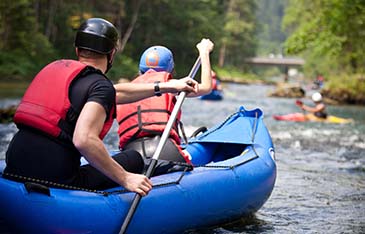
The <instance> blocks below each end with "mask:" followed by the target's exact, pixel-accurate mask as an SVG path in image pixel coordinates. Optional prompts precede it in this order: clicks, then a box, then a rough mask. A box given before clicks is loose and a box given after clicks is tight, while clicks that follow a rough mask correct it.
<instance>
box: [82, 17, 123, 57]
mask: <svg viewBox="0 0 365 234" xmlns="http://www.w3.org/2000/svg"><path fill="white" fill-rule="evenodd" d="M117 45H118V32H117V29H116V28H115V27H114V25H113V24H112V23H110V22H109V21H106V20H104V19H101V18H91V19H88V20H86V21H85V22H84V23H82V24H81V25H80V27H79V29H78V31H77V33H76V38H75V47H78V48H83V49H87V50H91V51H95V52H97V53H101V54H110V53H111V52H112V51H113V50H114V49H116V48H117Z"/></svg>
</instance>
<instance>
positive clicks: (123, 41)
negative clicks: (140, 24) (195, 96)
mask: <svg viewBox="0 0 365 234" xmlns="http://www.w3.org/2000/svg"><path fill="white" fill-rule="evenodd" d="M142 1H143V0H138V1H134V2H135V4H136V5H135V8H134V12H133V16H132V20H131V23H130V25H129V26H128V29H127V31H126V32H125V33H124V35H123V36H122V39H121V42H120V52H121V53H122V52H123V50H124V47H125V45H126V44H127V42H128V39H129V37H130V36H131V34H132V31H133V29H134V25H135V24H136V22H137V19H138V14H139V9H140V8H141V5H142ZM120 27H121V25H120ZM120 31H121V30H120Z"/></svg>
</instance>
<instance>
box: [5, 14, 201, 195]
mask: <svg viewBox="0 0 365 234" xmlns="http://www.w3.org/2000/svg"><path fill="white" fill-rule="evenodd" d="M75 47H76V55H77V57H78V61H77V60H57V61H55V62H52V63H50V64H48V65H47V66H46V67H44V68H43V69H42V70H41V71H40V72H39V73H38V74H37V76H36V77H35V78H34V79H33V81H32V83H31V84H30V86H29V87H28V89H27V91H26V92H25V94H24V96H23V98H22V100H21V102H20V104H19V106H18V108H17V110H16V113H15V116H14V122H15V123H16V125H17V127H18V129H19V131H18V132H17V133H16V134H15V136H14V137H13V139H12V141H11V143H10V144H9V147H8V150H7V152H6V163H7V165H6V168H5V169H4V173H3V176H4V177H6V178H9V179H13V180H20V181H27V180H32V181H38V182H39V183H42V180H43V181H47V182H54V183H57V184H58V185H56V186H59V184H62V185H72V186H76V187H81V188H86V189H97V190H99V189H106V188H110V187H115V186H118V185H122V186H123V187H125V188H126V189H128V190H130V191H133V192H136V193H139V194H140V195H141V196H145V195H146V194H148V192H149V191H150V190H151V188H152V183H151V181H150V180H149V179H148V178H147V177H146V176H144V175H141V174H138V173H141V172H142V170H143V168H144V162H143V160H142V157H141V156H140V154H139V153H138V152H137V151H133V150H130V151H125V152H122V153H119V154H117V155H115V156H114V157H110V156H109V153H108V151H107V149H106V147H105V146H104V144H103V141H102V139H103V137H104V136H105V135H106V134H107V132H108V131H109V129H110V127H111V126H112V123H113V118H114V117H115V110H116V102H117V103H128V102H132V101H137V100H140V99H143V98H147V97H151V96H154V95H155V94H156V85H154V84H153V83H152V84H150V83H148V84H147V83H144V84H138V85H136V84H133V85H132V86H131V85H129V84H128V83H125V84H120V85H119V86H118V87H117V96H116V90H115V88H114V87H113V83H112V82H111V81H110V80H109V79H108V78H107V77H106V75H105V74H106V73H107V71H108V70H109V69H110V68H111V67H112V63H113V59H114V56H115V54H116V52H117V47H118V32H117V30H116V28H115V27H114V25H113V24H111V23H110V22H108V21H106V20H104V19H100V18H91V19H88V20H86V21H85V22H84V23H82V24H81V26H80V28H79V29H78V31H77V33H76V38H75ZM160 87H161V90H160V91H161V92H173V93H176V92H179V91H186V92H191V93H195V92H197V91H198V85H197V82H196V81H194V80H193V79H190V78H184V79H181V80H175V81H174V82H163V83H161V84H160ZM116 97H117V98H116ZM81 156H84V157H85V159H86V160H87V161H88V162H89V163H90V164H89V165H85V166H80V158H81Z"/></svg>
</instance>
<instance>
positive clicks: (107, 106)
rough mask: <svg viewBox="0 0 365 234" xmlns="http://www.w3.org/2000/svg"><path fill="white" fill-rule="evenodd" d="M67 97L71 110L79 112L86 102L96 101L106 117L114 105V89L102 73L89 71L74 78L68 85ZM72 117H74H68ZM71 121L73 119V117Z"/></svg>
mask: <svg viewBox="0 0 365 234" xmlns="http://www.w3.org/2000/svg"><path fill="white" fill-rule="evenodd" d="M69 99H70V102H71V106H72V108H73V110H74V111H75V112H76V113H77V114H80V112H81V110H82V108H83V107H84V105H85V104H86V102H90V101H93V102H97V103H99V104H100V105H102V106H103V108H104V110H105V112H106V115H107V119H108V118H109V116H110V114H112V115H114V114H115V113H110V112H111V110H112V107H113V105H115V89H114V87H113V83H112V82H111V81H110V80H108V79H107V78H105V77H104V76H103V75H102V74H99V73H91V74H88V75H86V76H81V77H80V78H77V79H75V80H74V81H73V82H72V84H71V85H70V90H69ZM69 118H71V119H73V118H74V117H69ZM72 121H75V119H73V120H72Z"/></svg>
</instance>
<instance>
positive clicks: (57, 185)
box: [0, 155, 258, 196]
mask: <svg viewBox="0 0 365 234" xmlns="http://www.w3.org/2000/svg"><path fill="white" fill-rule="evenodd" d="M256 158H258V156H257V155H255V156H254V157H251V158H248V159H246V160H244V161H242V162H240V163H237V164H235V165H229V166H224V165H205V164H202V165H194V166H193V167H194V168H197V167H205V168H215V169H230V170H233V169H234V168H236V167H238V166H241V165H243V164H246V163H248V162H250V161H252V160H254V159H256ZM173 163H174V164H176V165H180V166H184V167H185V169H184V170H183V171H182V173H181V175H180V177H179V178H178V179H177V180H176V181H171V182H167V183H161V184H156V185H153V186H152V187H153V188H159V187H165V186H170V185H176V184H180V181H181V180H182V178H183V177H184V176H185V174H186V172H187V171H190V170H191V164H188V163H183V162H173ZM0 174H1V173H0ZM3 175H6V176H9V177H12V178H16V179H19V180H22V181H28V182H34V183H37V184H41V185H47V186H50V187H55V188H61V189H68V190H79V191H84V192H90V193H96V194H101V195H103V196H108V195H115V194H123V193H128V192H130V191H128V190H126V189H120V190H114V191H110V192H109V191H100V190H96V189H87V188H82V187H77V186H72V185H67V184H61V183H56V182H52V181H47V180H42V179H36V178H31V177H27V176H21V175H15V174H11V173H3ZM24 183H27V182H24Z"/></svg>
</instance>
